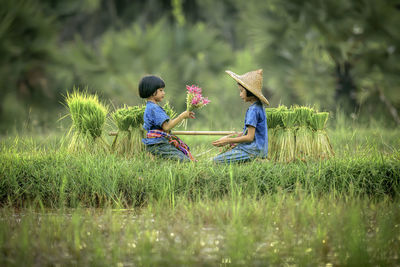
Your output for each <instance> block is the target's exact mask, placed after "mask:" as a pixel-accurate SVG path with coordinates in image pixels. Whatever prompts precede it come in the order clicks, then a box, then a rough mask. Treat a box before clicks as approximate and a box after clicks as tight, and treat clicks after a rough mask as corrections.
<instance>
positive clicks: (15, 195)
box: [0, 127, 400, 266]
mask: <svg viewBox="0 0 400 267" xmlns="http://www.w3.org/2000/svg"><path fill="white" fill-rule="evenodd" d="M328 132H329V136H330V138H331V141H332V145H333V147H334V150H335V153H336V155H335V157H334V158H331V159H329V160H325V161H311V162H307V163H305V162H293V163H288V164H286V163H274V162H269V161H254V162H252V163H247V164H241V165H231V166H230V165H214V164H213V163H211V162H210V161H209V160H208V159H209V158H210V157H212V156H213V155H215V154H216V153H217V152H218V151H217V150H216V149H213V148H212V146H211V145H210V140H212V139H214V138H211V137H183V139H184V140H185V141H186V142H187V143H189V144H190V145H191V147H192V151H193V152H194V154H195V155H198V154H201V153H204V154H202V155H201V156H199V157H198V158H199V161H198V162H196V163H183V164H182V163H181V164H180V163H175V162H168V161H161V160H158V159H152V158H150V157H149V156H148V155H147V154H145V153H140V154H137V155H135V156H133V157H122V156H120V155H112V154H109V153H100V152H97V153H89V152H83V153H82V152H81V153H70V152H68V150H67V149H66V147H67V143H68V140H67V139H65V138H63V137H61V136H62V135H57V134H55V135H29V137H28V136H19V137H15V136H13V137H4V138H2V141H1V145H0V150H1V151H0V179H1V181H0V203H1V206H2V207H1V209H0V212H1V221H0V225H1V227H0V253H1V257H0V264H1V266H21V265H37V266H45V265H52V266H53V265H61V266H62V265H94V266H182V265H185V266H187V265H190V266H192V265H197V266H238V265H239V266H266V265H300V266H303V265H311V266H315V265H318V266H337V265H359V266H370V265H374V266H376V265H399V264H400V259H399V255H398V254H399V251H400V202H399V193H400V138H399V136H400V132H399V130H395V129H383V128H379V127H370V128H360V127H336V128H332V129H330V130H328ZM107 138H108V137H107Z"/></svg>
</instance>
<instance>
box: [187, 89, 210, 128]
mask: <svg viewBox="0 0 400 267" xmlns="http://www.w3.org/2000/svg"><path fill="white" fill-rule="evenodd" d="M186 89H187V95H186V108H187V110H188V111H193V110H194V109H197V108H202V107H204V106H205V105H207V104H208V103H210V102H211V101H210V100H208V98H207V97H203V96H202V95H201V88H200V87H198V86H196V85H191V86H189V85H186ZM184 126H185V129H186V127H187V120H184Z"/></svg>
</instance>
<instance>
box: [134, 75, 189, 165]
mask: <svg viewBox="0 0 400 267" xmlns="http://www.w3.org/2000/svg"><path fill="white" fill-rule="evenodd" d="M164 88H165V83H164V81H163V80H162V79H161V78H160V77H157V76H154V75H150V76H145V77H143V78H142V79H141V80H140V82H139V95H140V97H141V98H145V99H146V100H147V103H146V109H145V111H144V115H143V120H144V124H143V128H144V129H145V130H146V131H147V134H146V138H143V139H142V142H143V143H144V144H145V146H146V150H147V151H149V152H150V153H151V154H153V155H156V156H160V157H162V158H165V159H172V160H178V161H190V160H194V158H193V156H192V154H191V153H190V150H189V147H188V146H187V145H186V144H185V143H184V142H183V141H182V140H181V139H179V138H178V137H177V136H175V135H172V134H170V133H169V131H170V130H171V129H172V128H174V127H175V126H176V125H177V124H178V123H179V122H181V121H182V120H184V119H187V118H192V119H194V112H190V111H184V112H182V113H181V114H179V116H178V117H176V118H175V119H173V120H171V119H170V117H169V116H168V115H167V113H166V112H165V111H164V109H163V108H162V107H160V106H159V105H158V103H159V102H161V101H162V100H163V99H164V96H165V90H164Z"/></svg>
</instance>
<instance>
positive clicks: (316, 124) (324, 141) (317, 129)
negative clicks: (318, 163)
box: [310, 112, 335, 159]
mask: <svg viewBox="0 0 400 267" xmlns="http://www.w3.org/2000/svg"><path fill="white" fill-rule="evenodd" d="M328 117H329V113H328V112H318V113H315V114H313V115H312V117H311V121H310V125H311V127H312V128H313V130H314V132H313V156H314V157H315V158H317V159H326V158H330V157H332V156H334V154H335V153H334V151H333V149H332V145H331V143H330V140H329V137H328V134H327V133H326V131H325V127H326V123H327V121H328Z"/></svg>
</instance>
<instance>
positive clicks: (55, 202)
mask: <svg viewBox="0 0 400 267" xmlns="http://www.w3.org/2000/svg"><path fill="white" fill-rule="evenodd" d="M32 146H33V147H32V148H31V149H30V151H29V153H20V152H18V151H17V150H16V149H14V148H13V147H3V148H2V151H1V153H0V175H1V177H3V179H1V181H0V183H1V184H0V203H3V204H6V203H8V204H10V205H13V206H24V205H25V203H26V202H32V201H40V202H41V203H43V205H44V206H47V207H62V206H66V207H77V206H78V205H84V206H92V207H98V206H104V205H113V206H123V207H126V206H132V205H133V206H141V205H144V204H146V203H148V202H149V201H151V200H165V199H170V198H171V196H172V195H174V196H179V197H185V198H188V199H194V200H195V199H199V198H200V199H220V198H223V197H225V196H227V195H229V194H230V193H231V191H232V188H236V187H237V188H240V189H241V194H242V195H243V196H252V197H261V196H263V195H265V194H273V193H276V192H278V191H279V190H284V191H285V192H294V191H295V188H301V189H302V190H304V191H306V192H308V193H310V194H313V195H323V194H325V193H333V194H334V195H337V196H343V195H350V196H360V195H368V196H371V197H378V198H379V197H383V196H385V195H388V196H391V197H397V195H398V193H399V190H400V161H399V151H398V150H396V151H397V152H396V153H393V154H390V155H384V154H381V153H372V154H369V155H364V156H363V157H360V155H356V156H347V157H336V158H332V159H330V160H326V161H318V162H310V163H290V164H285V163H274V162H261V161H254V162H252V163H248V164H243V165H233V166H229V165H227V166H218V165H213V164H211V163H210V162H209V161H206V160H203V161H199V162H197V163H195V164H194V163H172V162H169V161H162V160H158V159H152V158H150V157H149V156H148V155H147V154H146V153H140V154H138V155H136V156H135V157H133V158H129V159H128V158H124V157H119V156H117V155H113V154H107V153H106V154H93V153H84V154H82V153H81V154H79V155H76V154H70V153H68V150H66V149H61V150H57V151H50V152H49V151H48V150H43V149H40V148H37V149H35V147H34V146H35V145H34V144H32ZM232 182H233V185H234V187H232ZM171 199H172V198H171ZM171 201H172V200H171Z"/></svg>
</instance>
